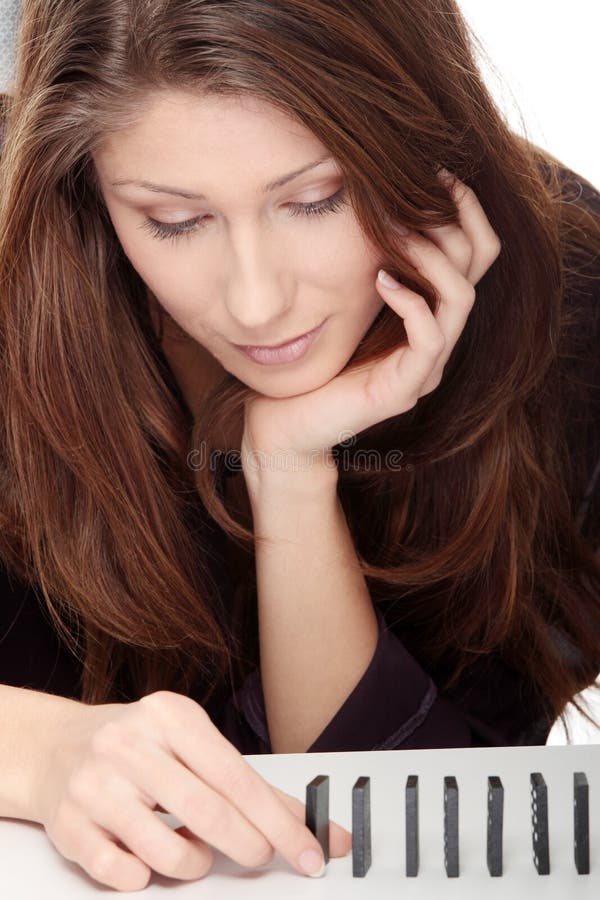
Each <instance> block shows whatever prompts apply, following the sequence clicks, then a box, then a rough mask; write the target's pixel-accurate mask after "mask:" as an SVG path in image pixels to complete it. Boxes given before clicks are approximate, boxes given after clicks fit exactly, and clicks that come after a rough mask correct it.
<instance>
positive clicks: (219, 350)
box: [93, 92, 383, 397]
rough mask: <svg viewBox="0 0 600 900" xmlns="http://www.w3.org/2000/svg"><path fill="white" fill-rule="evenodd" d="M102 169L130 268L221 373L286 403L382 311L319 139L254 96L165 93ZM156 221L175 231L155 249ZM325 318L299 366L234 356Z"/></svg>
mask: <svg viewBox="0 0 600 900" xmlns="http://www.w3.org/2000/svg"><path fill="white" fill-rule="evenodd" d="M93 159H94V163H95V166H96V169H97V171H98V175H99V178H100V184H101V188H102V194H103V197H104V200H105V203H106V206H107V209H108V212H109V214H110V217H111V220H112V223H113V225H114V228H115V231H116V233H117V235H118V238H119V241H120V242H121V244H122V247H123V250H124V252H125V253H126V255H127V256H128V258H129V260H130V261H131V264H132V265H133V266H134V268H135V269H136V270H137V272H138V273H139V275H140V276H141V278H142V279H143V281H144V282H145V283H146V284H147V285H148V287H149V288H150V289H151V291H152V292H153V294H154V295H155V297H156V299H157V300H158V301H159V303H160V304H161V305H162V306H163V307H164V309H165V310H166V311H167V312H168V313H169V314H170V315H171V316H172V317H173V319H174V320H175V321H176V322H177V324H178V325H179V326H180V327H181V328H182V329H183V330H184V331H185V332H187V333H188V334H189V335H190V336H191V337H192V338H193V339H194V340H195V341H196V342H197V343H198V345H200V347H201V348H203V351H202V352H205V353H207V354H210V357H211V359H210V362H211V364H213V365H214V363H215V361H216V362H217V364H218V368H219V371H221V372H222V369H224V370H226V371H227V372H229V373H231V374H233V375H235V376H236V377H237V378H239V379H240V381H243V382H244V383H245V384H247V385H248V386H250V387H251V388H253V389H254V390H256V391H258V392H259V393H261V394H264V395H266V396H270V397H288V396H293V395H296V394H302V393H305V392H307V391H310V390H314V389H315V388H317V387H320V386H321V385H323V384H325V383H326V382H328V381H329V380H330V379H331V378H333V377H334V376H335V375H337V374H338V373H339V372H340V371H341V370H342V369H343V368H344V366H345V365H346V363H347V362H348V360H349V359H350V358H351V356H352V354H353V353H354V351H355V349H356V347H357V345H358V344H359V342H360V340H361V338H362V337H363V336H364V335H365V333H366V332H367V331H368V329H369V327H370V325H371V323H372V322H373V320H374V319H375V317H376V316H377V313H378V312H379V311H380V310H381V308H382V306H383V300H382V299H381V297H380V296H379V294H378V293H377V291H376V289H375V277H376V274H377V269H378V254H377V251H376V249H375V248H374V247H373V246H372V245H371V244H370V243H368V242H367V240H366V238H365V237H364V235H363V233H362V230H361V228H360V226H359V224H358V221H357V219H356V217H355V215H354V213H353V210H352V207H351V206H350V204H349V203H348V202H347V199H346V195H345V194H344V193H343V191H344V179H343V176H342V173H341V171H340V169H339V167H338V166H337V164H336V162H335V161H334V160H333V159H332V158H331V157H329V156H328V152H327V149H326V147H325V146H324V145H323V144H322V143H321V142H320V141H319V140H318V139H317V138H316V137H315V136H314V134H313V133H312V132H311V131H309V130H308V129H307V128H305V127H304V126H303V125H301V124H300V123H298V122H297V121H296V120H294V119H293V118H291V117H288V116H287V115H285V114H284V113H282V112H281V111H279V110H278V109H277V108H275V107H273V106H272V105H271V104H268V103H266V102H264V101H261V100H258V99H256V98H250V97H247V96H244V97H241V96H240V97H235V98H229V97H227V98H226V97H216V96H213V97H209V96H207V97H201V98H200V97H198V96H196V95H190V94H187V93H179V92H169V93H161V94H157V95H156V99H155V100H153V102H152V104H151V105H150V106H149V107H148V111H147V112H146V113H145V114H144V116H143V117H142V118H140V120H139V121H138V123H137V124H136V125H135V126H134V127H131V128H128V129H127V130H124V131H121V132H119V133H115V134H113V135H111V136H110V138H108V139H107V140H106V142H105V143H104V145H103V146H102V147H101V149H99V150H98V151H97V152H96V153H95V154H94V157H93ZM317 163H318V165H317ZM302 169H305V170H306V171H304V172H303V173H301V174H296V175H295V176H294V177H292V176H293V175H294V173H297V172H300V170H302ZM284 181H285V183H283V182H284ZM115 182H129V183H127V184H115ZM132 182H146V183H147V184H148V185H150V184H152V185H154V186H160V187H161V189H160V190H158V189H156V187H154V188H152V189H150V188H149V187H143V186H140V184H139V183H132ZM276 182H279V184H276ZM271 183H273V184H271ZM176 191H179V192H182V193H186V194H188V195H189V196H188V197H183V196H179V195H177V194H176V193H175V192H176ZM340 191H341V192H342V193H340ZM192 195H195V196H192ZM334 196H335V197H336V201H337V208H335V207H334V208H333V209H330V210H328V209H327V206H326V205H325V204H326V202H328V201H329V199H330V198H333V197H334ZM308 204H313V205H314V207H313V208H316V209H319V208H320V209H321V211H320V212H316V213H312V214H311V213H310V209H311V207H310V206H308ZM307 209H308V213H307V211H306V210H307ZM148 219H154V220H155V221H156V222H159V223H163V224H162V226H160V227H161V230H162V231H164V232H165V233H166V232H167V231H168V229H169V228H171V229H172V230H175V228H176V227H177V225H178V223H179V226H178V231H179V234H177V233H175V234H174V236H173V237H167V238H160V237H158V236H157V235H156V234H153V233H152V232H151V225H149V224H148ZM183 223H186V224H185V225H184V224H183ZM324 320H326V322H325V326H324V328H323V329H322V330H321V332H320V334H319V337H318V340H316V341H315V343H314V344H313V345H312V346H311V347H310V349H309V351H308V352H307V353H306V354H305V355H304V356H303V357H301V358H300V359H297V360H295V361H293V362H288V363H277V364H275V365H262V364H261V363H259V362H256V361H254V360H252V359H250V358H248V357H247V356H246V355H245V354H244V353H243V352H242V351H240V350H239V349H237V348H236V347H235V346H234V345H235V344H244V345H253V346H254V345H267V346H271V345H275V344H281V343H283V342H285V341H288V340H290V339H291V338H294V337H297V336H299V335H302V334H304V333H305V332H307V331H310V330H312V329H314V328H315V327H316V326H318V325H320V324H321V323H322V322H323V321H324ZM206 358H207V359H209V357H208V356H207V357H206ZM221 367H222V369H221Z"/></svg>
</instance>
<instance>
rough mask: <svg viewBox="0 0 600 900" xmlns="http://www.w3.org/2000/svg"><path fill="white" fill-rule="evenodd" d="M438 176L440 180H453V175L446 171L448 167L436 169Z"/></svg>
mask: <svg viewBox="0 0 600 900" xmlns="http://www.w3.org/2000/svg"><path fill="white" fill-rule="evenodd" d="M438 176H439V177H440V178H441V179H442V181H454V176H453V175H452V174H451V173H450V172H449V171H448V169H440V170H439V171H438Z"/></svg>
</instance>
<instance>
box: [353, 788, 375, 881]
mask: <svg viewBox="0 0 600 900" xmlns="http://www.w3.org/2000/svg"><path fill="white" fill-rule="evenodd" d="M370 867H371V780H370V778H368V777H367V776H362V777H361V778H359V779H357V781H356V784H355V785H354V787H353V788H352V877H353V878H364V876H365V875H366V874H367V872H368V871H369V869H370Z"/></svg>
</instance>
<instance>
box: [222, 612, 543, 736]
mask: <svg viewBox="0 0 600 900" xmlns="http://www.w3.org/2000/svg"><path fill="white" fill-rule="evenodd" d="M375 613H376V615H377V620H378V624H379V636H378V641H377V646H376V648H375V652H374V655H373V657H372V659H371V662H370V663H369V666H368V667H367V669H366V671H365V673H364V674H363V676H362V678H361V679H360V681H359V682H358V684H357V685H356V687H355V688H354V689H353V690H352V692H351V693H350V695H349V696H348V697H347V699H346V700H345V702H344V703H343V704H342V706H341V707H340V709H339V710H338V711H337V713H336V714H335V715H334V717H333V718H332V719H331V721H330V722H329V723H328V724H327V725H326V727H325V729H324V730H323V731H322V732H321V734H320V735H319V736H318V737H317V738H316V740H315V741H314V742H313V743H312V744H311V746H310V747H309V748H308V751H307V752H309V753H310V752H313V753H322V752H332V751H354V750H397V749H417V748H434V747H469V746H499V745H507V744H511V743H513V742H514V743H521V742H526V743H537V742H539V743H542V744H543V743H545V738H546V736H547V729H544V728H543V729H542V730H541V731H539V739H538V737H536V734H535V733H530V734H529V735H524V734H521V735H519V734H518V733H516V731H515V730H514V729H515V720H516V719H517V720H518V718H519V716H518V715H517V716H515V709H519V708H520V709H521V710H522V711H523V712H524V713H525V715H526V716H527V717H529V719H530V720H532V719H535V716H533V717H532V713H533V712H535V710H534V709H532V706H531V705H530V703H529V700H530V699H531V698H529V700H528V701H527V706H526V708H525V709H523V706H522V705H521V707H519V706H518V703H519V700H518V699H517V698H518V697H519V690H520V686H519V685H518V684H516V683H515V684H513V685H512V687H513V689H514V690H513V691H512V692H511V691H510V690H508V692H507V696H508V701H507V702H506V703H505V704H504V706H503V705H502V703H499V702H498V696H496V697H495V700H493V698H492V696H490V697H489V701H490V703H489V706H487V704H486V699H485V698H482V697H481V696H480V695H479V694H478V693H477V690H475V691H474V692H473V693H472V694H471V697H470V699H471V701H472V702H473V705H474V706H475V711H473V710H469V708H468V707H465V708H461V706H460V705H459V703H457V702H454V701H453V700H451V699H450V698H449V697H446V696H443V695H442V694H441V693H440V691H439V690H438V688H437V686H436V684H435V683H434V681H433V680H432V678H431V677H430V676H429V675H428V674H427V673H426V672H425V670H424V669H423V668H422V667H421V665H420V664H419V663H418V662H417V660H416V659H415V658H414V657H413V656H412V655H411V654H410V653H409V652H408V650H407V649H406V647H405V646H404V644H403V643H402V641H401V640H400V638H399V637H398V636H397V635H396V634H394V632H393V631H392V630H391V629H390V628H389V627H388V626H387V624H386V621H385V618H384V616H383V614H382V613H381V611H380V610H379V609H378V608H377V607H375ZM476 681H477V679H476ZM504 681H505V684H506V685H507V686H511V685H510V673H505V679H504ZM489 683H490V682H488V684H489ZM520 699H521V703H522V701H523V699H524V698H523V697H521V698H520ZM235 702H236V703H237V704H238V705H239V708H240V710H241V713H242V717H243V719H244V720H245V721H244V722H243V724H240V723H239V721H238V722H236V726H235V731H234V730H233V729H232V725H233V723H234V721H235V714H234V712H233V709H232V708H231V707H230V709H229V712H228V714H227V715H226V717H225V723H224V724H225V729H226V731H227V732H228V733H226V736H227V737H228V739H229V740H231V741H232V743H234V744H236V745H237V746H239V743H238V742H241V743H242V744H243V746H252V749H251V750H241V752H248V753H272V752H273V751H272V749H271V744H270V740H269V732H268V725H267V719H266V713H265V705H264V695H263V691H262V684H261V677H260V670H259V669H255V670H254V671H253V672H252V673H251V674H250V675H249V676H248V677H247V678H246V680H245V682H244V684H243V685H242V687H241V688H240V689H239V690H238V691H237V693H236V694H235ZM230 703H231V704H232V705H233V699H232V700H231V701H230ZM478 705H479V706H481V707H482V710H483V712H484V713H485V710H486V709H488V710H490V711H491V710H492V709H494V710H495V712H496V717H495V721H494V722H490V721H486V720H485V719H484V718H480V716H479V710H478V709H477V706H478ZM503 716H504V718H503ZM548 729H549V725H548Z"/></svg>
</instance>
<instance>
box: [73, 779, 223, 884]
mask: <svg viewBox="0 0 600 900" xmlns="http://www.w3.org/2000/svg"><path fill="white" fill-rule="evenodd" d="M76 785H77V788H76V792H75V793H74V799H75V800H76V801H77V802H78V803H79V804H80V805H81V806H84V807H85V808H87V809H90V810H91V811H92V812H93V819H94V822H95V823H96V824H97V825H98V826H100V827H101V828H102V829H104V830H105V831H106V832H107V833H108V834H115V835H118V838H119V840H120V841H122V842H123V844H124V845H125V847H126V848H127V849H128V850H130V851H131V853H133V854H135V856H136V857H137V858H138V859H139V860H141V861H142V862H143V863H145V864H146V865H147V866H148V867H149V868H151V869H154V870H155V871H156V872H160V874H161V875H167V876H169V877H171V878H180V879H182V880H194V879H197V878H202V877H204V875H206V873H207V872H208V871H209V870H210V868H211V866H212V863H213V858H214V855H213V853H212V850H211V849H210V847H208V846H207V845H206V844H205V843H204V842H203V841H200V840H198V838H197V837H196V838H195V840H193V841H188V840H186V839H185V838H184V837H182V836H181V835H180V834H178V833H177V832H176V831H175V830H174V829H172V828H170V827H169V825H167V824H166V823H165V822H163V821H162V819H160V818H159V817H158V816H156V815H155V814H154V812H152V809H151V808H150V807H149V806H148V805H147V804H146V803H145V802H143V800H142V799H141V796H140V792H138V791H136V790H135V788H134V786H133V785H132V783H131V781H129V780H128V779H126V778H124V777H122V776H120V775H119V774H118V773H116V772H115V771H114V769H112V768H110V767H109V766H107V767H106V770H105V773H104V783H103V784H102V790H100V791H99V790H98V782H97V780H96V781H95V782H94V783H93V784H91V783H90V782H89V781H87V780H84V779H82V780H81V783H80V784H79V783H77V782H76ZM117 849H118V848H116V847H115V850H117ZM118 852H121V853H122V852H124V851H118ZM106 853H107V855H108V856H110V852H109V850H108V848H106ZM109 863H110V859H107V860H106V864H107V866H108V865H109ZM86 869H87V865H86ZM107 870H108V871H110V869H107ZM88 871H89V869H88ZM91 874H94V873H91ZM94 877H97V876H96V875H94ZM100 880H102V879H100Z"/></svg>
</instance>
